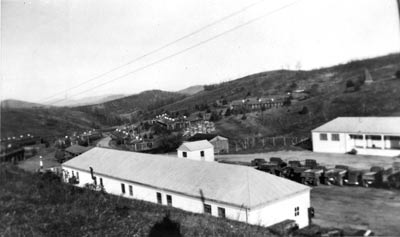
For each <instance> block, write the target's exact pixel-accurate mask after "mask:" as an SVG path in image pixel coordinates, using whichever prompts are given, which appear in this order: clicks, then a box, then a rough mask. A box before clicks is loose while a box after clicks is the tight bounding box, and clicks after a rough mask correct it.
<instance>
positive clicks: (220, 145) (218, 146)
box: [210, 140, 229, 154]
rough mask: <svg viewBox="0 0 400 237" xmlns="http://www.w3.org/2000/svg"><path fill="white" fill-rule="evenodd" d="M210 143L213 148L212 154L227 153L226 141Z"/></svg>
mask: <svg viewBox="0 0 400 237" xmlns="http://www.w3.org/2000/svg"><path fill="white" fill-rule="evenodd" d="M210 143H211V144H213V146H214V153H216V154H220V153H229V143H228V141H227V140H211V141H210Z"/></svg>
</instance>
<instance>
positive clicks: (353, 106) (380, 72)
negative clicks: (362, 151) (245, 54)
mask: <svg viewBox="0 0 400 237" xmlns="http://www.w3.org/2000/svg"><path fill="white" fill-rule="evenodd" d="M366 69H367V70H368V71H369V73H370V74H371V76H372V79H373V82H372V83H371V84H365V83H364V80H365V77H364V72H365V70H366ZM398 70H400V54H391V55H387V56H383V57H377V58H372V59H366V60H358V61H352V62H349V63H346V64H342V65H337V66H334V67H329V68H321V69H318V70H311V71H288V70H277V71H269V72H262V73H257V74H253V75H249V76H246V77H243V78H239V79H237V80H233V81H228V82H224V83H220V84H215V85H206V86H204V90H202V91H199V92H197V93H195V94H192V95H188V94H186V95H185V94H181V93H176V92H166V91H160V90H152V91H145V92H142V93H139V94H136V95H131V96H128V97H124V98H120V99H117V100H112V101H108V102H105V103H100V104H96V105H87V106H79V107H74V108H69V109H68V108H58V109H56V108H48V109H43V108H42V109H40V108H36V109H32V110H25V109H4V108H2V111H1V117H2V118H1V130H2V134H5V135H6V136H8V135H13V134H19V133H22V132H32V133H33V132H35V133H36V131H40V132H41V133H43V134H45V133H49V134H56V133H57V134H62V133H65V131H66V130H71V129H78V128H86V127H88V126H108V125H118V124H122V123H123V122H137V121H140V119H142V118H151V117H152V116H154V115H156V114H159V113H161V112H169V113H174V112H180V114H183V112H185V113H193V112H197V111H198V108H199V107H204V106H202V105H205V104H206V105H208V107H209V108H210V109H211V110H221V109H222V107H221V106H220V105H216V101H217V100H219V101H221V100H224V101H227V102H228V104H229V103H230V102H231V101H233V100H237V99H244V98H246V97H260V96H267V95H282V94H285V93H287V92H288V91H293V90H304V91H305V92H306V93H307V94H308V95H309V98H308V99H306V100H302V101H299V102H297V103H292V104H291V105H290V106H287V107H282V108H278V109H270V110H266V111H253V112H247V113H246V116H243V114H239V115H230V116H222V118H221V119H220V120H219V121H217V122H216V129H217V131H218V132H219V133H221V134H223V135H225V136H228V137H230V138H243V137H248V136H255V135H259V136H278V135H293V136H309V134H310V133H309V132H310V130H311V129H313V128H315V127H317V126H319V125H320V124H322V123H324V122H326V121H329V120H331V119H333V118H336V117H338V116H390V115H397V116H399V115H400V103H399V101H400V93H399V91H400V79H395V78H394V75H395V72H396V71H398ZM350 81H351V83H352V84H353V85H354V84H355V85H357V86H356V87H357V88H355V87H353V88H351V89H352V90H348V88H347V84H348V83H349V82H350ZM188 89H189V88H188ZM46 116H47V117H46ZM244 118H245V119H244ZM54 123H56V124H54ZM32 130H33V131H32ZM2 136H3V135H2Z"/></svg>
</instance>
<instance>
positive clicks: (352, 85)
mask: <svg viewBox="0 0 400 237" xmlns="http://www.w3.org/2000/svg"><path fill="white" fill-rule="evenodd" d="M351 87H354V82H353V81H352V80H351V79H350V80H347V81H346V88H351Z"/></svg>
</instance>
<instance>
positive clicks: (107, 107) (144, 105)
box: [77, 90, 186, 115]
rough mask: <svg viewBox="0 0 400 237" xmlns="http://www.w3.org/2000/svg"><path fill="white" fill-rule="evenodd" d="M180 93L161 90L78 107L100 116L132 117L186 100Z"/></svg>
mask: <svg viewBox="0 0 400 237" xmlns="http://www.w3.org/2000/svg"><path fill="white" fill-rule="evenodd" d="M185 97H186V96H185V95H183V94H180V93H175V92H167V91H161V90H151V91H144V92H142V93H139V94H136V95H131V96H128V97H124V98H120V99H117V100H112V101H108V102H106V103H101V104H97V105H90V106H82V107H78V108H77V109H78V110H81V111H84V112H87V113H91V114H94V115H98V114H108V113H112V114H118V115H130V114H132V113H134V114H135V112H138V111H142V112H147V111H150V110H154V109H157V108H160V107H162V106H165V105H167V104H171V103H174V102H176V101H179V100H182V99H184V98H185Z"/></svg>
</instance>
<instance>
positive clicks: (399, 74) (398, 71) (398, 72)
mask: <svg viewBox="0 0 400 237" xmlns="http://www.w3.org/2000/svg"><path fill="white" fill-rule="evenodd" d="M394 75H395V77H396V78H397V79H400V70H397V72H396V73H395V74H394Z"/></svg>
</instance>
